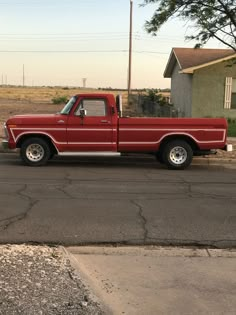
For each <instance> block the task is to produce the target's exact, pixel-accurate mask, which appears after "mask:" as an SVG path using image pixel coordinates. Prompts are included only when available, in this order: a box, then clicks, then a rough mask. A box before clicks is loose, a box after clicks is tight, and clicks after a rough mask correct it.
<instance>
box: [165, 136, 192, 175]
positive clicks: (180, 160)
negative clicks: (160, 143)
mask: <svg viewBox="0 0 236 315" xmlns="http://www.w3.org/2000/svg"><path fill="white" fill-rule="evenodd" d="M162 156H163V161H164V163H165V164H166V165H167V167H168V168H169V169H175V170H183V169H185V168H187V167H188V166H189V165H190V164H191V162H192V159H193V150H192V148H191V146H190V145H189V144H188V143H187V142H186V141H184V140H174V141H171V142H169V143H167V144H166V145H165V147H164V150H163V155H162Z"/></svg>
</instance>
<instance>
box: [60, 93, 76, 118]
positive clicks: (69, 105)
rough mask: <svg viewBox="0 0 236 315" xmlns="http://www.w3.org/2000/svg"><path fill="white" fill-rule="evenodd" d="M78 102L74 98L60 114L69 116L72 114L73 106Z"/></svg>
mask: <svg viewBox="0 0 236 315" xmlns="http://www.w3.org/2000/svg"><path fill="white" fill-rule="evenodd" d="M76 100H77V97H76V96H73V97H72V98H71V99H70V100H69V101H68V102H67V103H66V105H65V106H64V108H63V109H62V111H61V112H60V114H62V115H68V114H69V113H70V110H71V108H72V107H73V105H74V104H75V102H76Z"/></svg>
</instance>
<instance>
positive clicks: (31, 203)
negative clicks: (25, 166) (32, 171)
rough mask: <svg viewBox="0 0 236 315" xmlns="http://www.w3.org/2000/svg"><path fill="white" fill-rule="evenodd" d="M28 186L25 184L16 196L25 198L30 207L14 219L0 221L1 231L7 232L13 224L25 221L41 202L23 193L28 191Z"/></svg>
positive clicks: (13, 217)
mask: <svg viewBox="0 0 236 315" xmlns="http://www.w3.org/2000/svg"><path fill="white" fill-rule="evenodd" d="M27 187H28V185H27V184H25V185H24V186H23V187H22V188H20V189H18V190H17V191H16V195H18V196H20V198H23V199H25V200H27V201H28V203H29V204H28V206H27V207H26V210H25V211H24V212H22V213H20V214H17V215H14V216H12V217H8V218H6V219H2V220H0V223H1V224H0V231H5V230H7V229H8V228H9V227H10V226H11V225H12V224H14V223H16V222H19V221H22V220H24V219H25V218H26V217H27V215H28V214H29V213H30V211H31V210H32V208H33V207H34V206H35V204H36V203H37V202H38V201H39V200H37V199H33V198H31V197H30V196H28V195H26V194H24V193H23V192H24V191H26V190H27Z"/></svg>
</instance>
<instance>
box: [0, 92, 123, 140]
mask: <svg viewBox="0 0 236 315" xmlns="http://www.w3.org/2000/svg"><path fill="white" fill-rule="evenodd" d="M79 93H112V94H115V95H117V94H122V98H123V100H124V103H127V92H124V91H122V92H119V91H115V93H113V92H112V91H105V90H104V91H102V90H96V89H81V88H60V87H0V124H1V126H2V125H3V123H4V122H5V121H6V120H7V119H8V118H9V117H10V116H12V115H21V114H27V113H28V114H34V113H39V114H42V113H56V112H58V111H60V110H61V109H62V107H63V104H60V105H55V104H53V102H52V99H53V98H58V97H62V96H66V97H67V98H68V99H69V98H70V97H71V96H73V95H75V94H79ZM1 137H2V128H0V138H1Z"/></svg>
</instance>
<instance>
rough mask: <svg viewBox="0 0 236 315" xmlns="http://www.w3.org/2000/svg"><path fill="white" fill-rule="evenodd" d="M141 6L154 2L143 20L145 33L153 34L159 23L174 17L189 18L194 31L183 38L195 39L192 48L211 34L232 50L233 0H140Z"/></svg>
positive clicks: (235, 35)
mask: <svg viewBox="0 0 236 315" xmlns="http://www.w3.org/2000/svg"><path fill="white" fill-rule="evenodd" d="M143 1H144V2H143V6H145V5H148V4H155V3H156V5H157V9H156V10H155V12H154V14H153V16H152V17H151V19H150V20H149V21H146V24H145V28H146V30H147V32H148V33H151V34H153V35H156V34H157V32H158V30H159V29H160V27H161V26H162V25H163V24H165V23H166V22H167V21H168V20H170V19H171V18H174V17H177V18H180V19H182V20H184V21H187V22H191V24H193V25H194V26H195V32H194V33H193V35H191V36H186V39H190V40H195V41H196V42H197V44H196V45H195V47H196V48H199V47H202V46H203V45H204V44H206V43H207V42H208V41H209V39H211V38H215V39H217V40H218V41H220V42H221V43H223V44H224V45H226V46H228V47H230V48H232V49H233V50H235V51H236V0H203V1H202V0H143Z"/></svg>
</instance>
